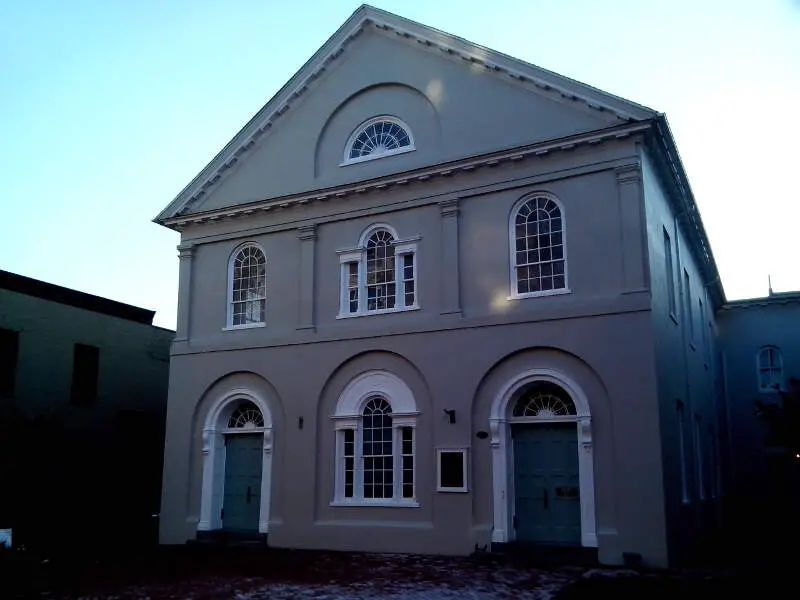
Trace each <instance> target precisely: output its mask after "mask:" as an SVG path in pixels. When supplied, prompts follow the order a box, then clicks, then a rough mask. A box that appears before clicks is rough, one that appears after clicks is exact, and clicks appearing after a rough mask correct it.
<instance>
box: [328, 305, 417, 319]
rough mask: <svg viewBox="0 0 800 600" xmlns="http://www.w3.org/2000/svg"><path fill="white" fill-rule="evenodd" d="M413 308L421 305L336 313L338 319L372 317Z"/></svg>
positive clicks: (408, 310) (415, 308) (407, 310)
mask: <svg viewBox="0 0 800 600" xmlns="http://www.w3.org/2000/svg"><path fill="white" fill-rule="evenodd" d="M412 310H419V305H418V304H415V305H414V306H402V307H400V308H386V309H384V310H371V311H368V312H367V311H364V312H357V313H339V314H338V315H336V318H337V319H352V318H354V317H371V316H373V315H390V314H392V313H401V312H410V311H412Z"/></svg>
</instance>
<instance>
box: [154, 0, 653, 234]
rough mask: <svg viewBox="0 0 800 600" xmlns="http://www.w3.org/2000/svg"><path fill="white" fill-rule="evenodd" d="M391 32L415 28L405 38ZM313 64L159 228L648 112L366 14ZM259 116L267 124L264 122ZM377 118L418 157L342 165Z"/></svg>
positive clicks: (206, 172) (182, 196) (401, 22)
mask: <svg viewBox="0 0 800 600" xmlns="http://www.w3.org/2000/svg"><path fill="white" fill-rule="evenodd" d="M359 13H362V14H361V15H359ZM356 17H359V18H356ZM377 17H380V18H382V19H383V21H378V20H376V19H377ZM387 19H388V20H389V21H392V22H393V23H394V26H391V25H387V24H386V22H385V21H386V20H387ZM353 21H355V24H351V22H353ZM398 24H399V25H405V26H413V27H416V30H415V31H414V32H413V35H412V34H411V33H409V31H408V30H407V29H406V30H401V29H399V28H398ZM425 35H427V37H425ZM337 37H338V38H339V39H337ZM331 48H335V50H334V51H333V52H332V53H330V51H331ZM317 55H321V56H317ZM317 55H315V58H319V59H320V60H319V61H317V62H316V63H315V60H314V59H312V60H311V61H309V63H308V64H307V65H306V67H304V69H303V70H301V72H299V73H298V74H297V75H296V76H295V77H294V78H293V79H292V81H291V82H290V83H292V84H293V85H298V86H299V87H296V88H295V89H294V92H292V93H289V91H290V90H289V89H286V88H285V91H284V90H282V91H281V92H280V93H279V94H278V95H277V96H276V97H275V98H274V99H273V100H272V101H270V103H268V105H267V106H266V107H265V109H263V110H262V111H261V112H260V113H259V115H257V117H256V118H255V119H254V120H253V122H251V123H250V124H248V125H247V126H246V127H245V128H244V129H243V130H242V132H240V134H239V135H237V137H236V138H234V140H233V141H232V142H231V144H229V147H227V148H226V149H225V150H224V151H223V152H222V153H221V154H220V155H219V156H218V157H217V158H215V160H214V161H212V163H211V164H210V165H209V167H207V168H206V169H205V170H204V172H203V173H201V174H200V175H199V176H198V178H196V180H195V181H193V182H192V183H191V184H190V185H189V186H187V188H186V190H184V191H183V192H182V193H181V194H180V195H179V196H178V198H176V200H175V201H174V202H173V203H172V204H171V205H170V206H169V207H168V208H167V209H166V210H165V211H164V212H163V213H162V214H161V215H160V216H159V219H162V220H163V219H165V218H169V217H170V216H175V215H176V214H179V213H183V214H186V213H194V212H205V211H208V210H214V209H219V208H224V207H231V206H236V205H240V204H246V203H250V202H254V201H259V200H265V199H270V198H276V197H281V196H285V195H289V194H296V193H301V192H306V191H313V190H319V189H325V188H329V187H333V186H338V185H344V184H349V183H354V182H358V181H361V180H364V179H371V178H375V177H380V176H383V175H391V174H397V173H400V172H404V171H408V170H411V169H417V168H421V167H425V166H429V165H434V164H439V163H443V162H449V161H452V160H458V159H461V158H466V157H469V156H473V155H479V154H484V153H488V152H493V151H498V150H503V149H508V148H513V147H516V146H521V145H526V144H532V143H536V142H540V141H545V140H551V139H557V138H561V137H565V136H569V135H573V134H576V133H580V132H586V131H594V130H597V129H603V128H606V127H609V126H613V125H618V124H620V123H624V122H626V121H627V120H634V119H636V118H647V117H651V116H653V114H654V113H653V112H652V111H649V109H644V108H643V107H639V106H637V105H634V104H630V103H626V102H625V101H621V100H620V99H618V98H615V97H613V96H609V95H606V94H603V93H602V92H599V91H597V90H594V89H593V88H589V87H588V86H583V85H582V84H578V83H577V82H572V81H570V80H567V79H565V78H562V77H560V76H557V75H555V74H552V73H548V72H547V71H543V70H541V69H537V68H536V67H532V66H530V65H526V64H525V63H520V62H519V61H515V60H514V59H511V58H509V57H505V56H503V55H500V54H497V53H492V51H489V50H486V49H483V48H479V47H476V46H474V45H471V44H469V43H467V42H464V41H463V40H458V38H453V37H452V36H447V35H446V34H442V33H440V32H436V31H434V30H431V29H429V28H425V27H424V26H421V25H418V24H415V23H413V22H410V21H405V20H403V19H400V18H399V17H395V16H394V15H389V14H388V13H383V12H382V11H377V10H376V9H372V8H370V7H362V8H361V9H359V11H356V14H354V16H353V17H351V19H350V20H349V21H348V23H345V25H344V26H343V27H342V28H341V29H340V30H339V32H337V34H335V35H334V37H333V38H331V40H329V42H328V43H327V44H326V46H323V48H322V49H321V50H320V51H319V52H318V53H317ZM519 69H522V70H519ZM304 70H305V71H308V72H307V73H304V72H303V71H304ZM304 76H305V79H304V78H303V77H304ZM268 109H269V110H268ZM626 109H628V110H626ZM271 111H272V112H271ZM270 112H271V114H270ZM262 113H264V114H269V115H270V116H269V117H266V118H263V117H262V118H261V119H260V121H261V122H259V117H260V116H261V115H262ZM376 115H391V116H394V117H397V118H399V119H401V120H402V121H404V122H405V123H407V124H408V126H409V128H410V129H411V132H412V134H413V136H414V139H415V142H416V143H415V146H416V149H415V150H414V151H412V152H407V153H404V154H401V155H395V156H391V157H385V158H381V159H377V160H369V161H365V162H362V163H359V164H349V165H345V166H341V163H342V159H343V153H344V148H345V145H346V143H347V140H348V138H349V137H350V135H351V134H352V133H353V131H354V129H355V128H356V127H357V126H358V125H359V124H360V123H363V122H364V121H366V120H367V119H369V118H371V117H374V116H376ZM239 144H240V145H239ZM237 145H239V146H238V147H237ZM226 154H227V156H226Z"/></svg>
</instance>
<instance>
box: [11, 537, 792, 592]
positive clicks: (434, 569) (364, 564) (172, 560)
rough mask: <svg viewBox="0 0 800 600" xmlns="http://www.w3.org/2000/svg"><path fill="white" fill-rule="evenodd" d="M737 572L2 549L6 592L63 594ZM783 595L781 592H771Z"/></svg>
mask: <svg viewBox="0 0 800 600" xmlns="http://www.w3.org/2000/svg"><path fill="white" fill-rule="evenodd" d="M743 585H746V583H745V582H743V580H742V579H741V578H740V577H735V576H733V574H731V573H726V572H721V571H716V572H713V573H710V572H692V573H688V572H683V573H678V572H659V573H637V572H634V571H630V570H625V569H606V568H589V567H578V566H558V567H554V566H536V565H532V564H528V563H526V562H524V561H522V560H520V559H518V558H517V559H514V558H506V557H494V556H476V557H470V558H452V557H431V556H413V555H378V554H356V553H339V552H311V551H289V550H271V549H247V550H243V549H232V548H227V549H216V548H202V549H201V548H194V549H190V548H182V549H180V550H178V549H169V550H168V549H163V548H162V549H158V550H153V551H151V552H147V553H142V552H138V553H135V554H130V555H124V554H116V555H113V556H110V555H109V556H106V555H98V556H91V555H88V556H87V555H77V554H76V555H69V554H67V555H62V556H59V557H58V558H55V557H51V558H48V557H42V556H33V555H32V554H31V553H26V552H18V551H15V552H13V553H4V554H3V555H0V598H3V599H7V600H12V599H18V598H38V599H39V600H46V599H53V600H55V599H59V600H60V599H64V600H79V599H81V600H133V599H148V600H167V599H169V600H178V599H192V600H211V599H225V600H284V599H287V600H288V599H298V600H305V599H311V598H314V599H326V600H342V599H354V600H355V599H364V600H373V599H379V598H380V599H386V600H455V599H458V600H471V599H474V600H501V599H512V598H513V599H518V600H530V599H537V600H538V599H541V600H548V599H553V600H578V599H581V598H593V599H594V598H597V597H598V595H602V596H603V597H605V596H607V595H613V596H614V598H615V600H626V599H628V598H630V599H631V600H633V599H634V598H635V599H636V600H642V599H646V600H652V599H660V598H664V599H666V598H682V599H686V598H704V599H707V598H708V597H709V596H718V595H721V594H725V595H728V594H732V593H734V591H736V592H739V593H741V592H742V590H743V587H742V586H743ZM772 596H773V597H780V595H779V594H772Z"/></svg>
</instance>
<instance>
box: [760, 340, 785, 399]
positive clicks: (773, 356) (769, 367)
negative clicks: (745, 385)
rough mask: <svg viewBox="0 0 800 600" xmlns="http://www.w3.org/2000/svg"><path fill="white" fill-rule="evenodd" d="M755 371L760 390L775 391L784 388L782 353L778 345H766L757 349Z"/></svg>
mask: <svg viewBox="0 0 800 600" xmlns="http://www.w3.org/2000/svg"><path fill="white" fill-rule="evenodd" d="M756 373H757V375H758V390H759V391H760V392H766V393H770V392H771V393H777V392H778V391H780V390H782V389H783V388H784V380H783V353H782V352H781V349H780V348H779V347H778V346H774V345H767V346H761V348H759V349H758V353H757V354H756ZM776 386H777V387H776Z"/></svg>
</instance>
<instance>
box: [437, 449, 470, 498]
mask: <svg viewBox="0 0 800 600" xmlns="http://www.w3.org/2000/svg"><path fill="white" fill-rule="evenodd" d="M465 456H466V452H465V451H464V450H442V451H441V452H440V453H439V488H440V489H441V490H451V489H458V490H464V489H465V488H466V482H465V480H464V478H465V476H466V473H465V472H464V462H465Z"/></svg>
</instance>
